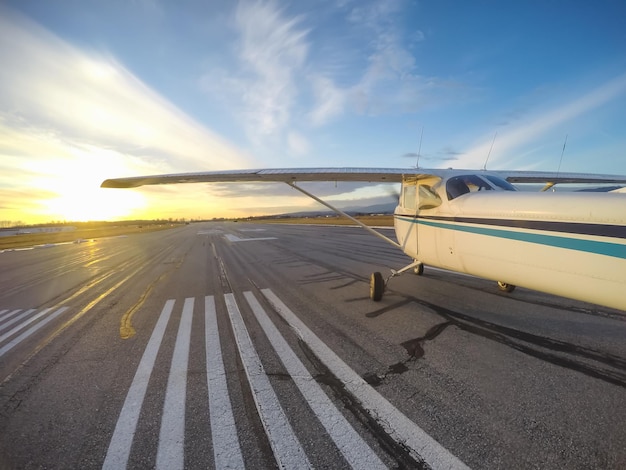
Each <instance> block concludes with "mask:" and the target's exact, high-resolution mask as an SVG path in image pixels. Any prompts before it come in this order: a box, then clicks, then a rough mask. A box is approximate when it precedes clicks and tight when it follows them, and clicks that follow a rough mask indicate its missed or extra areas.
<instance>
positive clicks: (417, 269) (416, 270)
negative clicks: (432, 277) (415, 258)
mask: <svg viewBox="0 0 626 470" xmlns="http://www.w3.org/2000/svg"><path fill="white" fill-rule="evenodd" d="M413 272H414V273H415V274H416V275H418V276H421V275H422V274H424V264H423V263H421V264H418V265H417V266H415V267H414V268H413Z"/></svg>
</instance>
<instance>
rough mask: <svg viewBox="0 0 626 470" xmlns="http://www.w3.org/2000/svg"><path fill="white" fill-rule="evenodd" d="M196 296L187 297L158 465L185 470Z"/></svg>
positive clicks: (167, 399) (177, 344)
mask: <svg viewBox="0 0 626 470" xmlns="http://www.w3.org/2000/svg"><path fill="white" fill-rule="evenodd" d="M193 305H194V299H193V297H188V298H186V299H185V304H184V306H183V314H182V317H181V319H180V325H179V327H178V334H177V335H176V345H175V346H174V354H173V355H172V365H171V367H170V375H169V378H168V380H167V390H166V391H165V403H164V405H163V415H162V416H161V433H160V434H159V448H158V450H157V459H156V468H157V469H164V470H177V469H180V470H182V469H183V468H184V466H185V402H186V398H187V369H188V366H189V346H190V343H191V324H192V320H193Z"/></svg>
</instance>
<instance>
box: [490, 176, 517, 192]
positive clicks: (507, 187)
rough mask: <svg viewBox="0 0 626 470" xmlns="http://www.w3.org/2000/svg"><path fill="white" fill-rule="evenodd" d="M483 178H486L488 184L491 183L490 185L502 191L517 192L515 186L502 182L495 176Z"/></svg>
mask: <svg viewBox="0 0 626 470" xmlns="http://www.w3.org/2000/svg"><path fill="white" fill-rule="evenodd" d="M484 177H485V178H487V179H488V180H489V182H491V184H494V185H495V186H497V187H498V188H500V189H504V190H505V191H517V189H516V188H515V186H513V185H512V184H511V183H509V182H508V181H506V180H503V179H502V178H498V177H497V176H493V175H484Z"/></svg>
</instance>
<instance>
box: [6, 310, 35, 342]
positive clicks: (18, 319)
mask: <svg viewBox="0 0 626 470" xmlns="http://www.w3.org/2000/svg"><path fill="white" fill-rule="evenodd" d="M34 311H35V309H34V308H31V309H30V310H26V311H25V312H22V313H20V314H19V315H17V316H16V317H15V318H13V319H12V320H8V321H7V322H5V323H4V324H3V325H2V326H0V331H3V330H6V329H7V328H8V327H10V326H11V325H13V324H14V323H17V322H18V321H20V320H21V319H22V318H26V317H27V316H28V315H30V314H31V313H33V312H34ZM16 312H19V310H16ZM9 317H10V315H9ZM21 328H24V327H23V326H22V327H21ZM21 328H18V330H19V329H21ZM9 336H10V335H9ZM4 339H5V337H4V336H0V343H2V341H4Z"/></svg>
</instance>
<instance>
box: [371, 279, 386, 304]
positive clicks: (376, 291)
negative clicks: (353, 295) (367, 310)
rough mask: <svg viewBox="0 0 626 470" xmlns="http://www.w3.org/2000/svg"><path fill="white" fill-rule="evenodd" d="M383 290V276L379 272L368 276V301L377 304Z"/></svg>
mask: <svg viewBox="0 0 626 470" xmlns="http://www.w3.org/2000/svg"><path fill="white" fill-rule="evenodd" d="M384 290H385V280H384V279H383V275H382V274H381V273H379V272H375V273H372V275H371V276H370V299H372V300H373V301H374V302H378V301H379V300H380V299H382V298H383V292H384Z"/></svg>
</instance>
